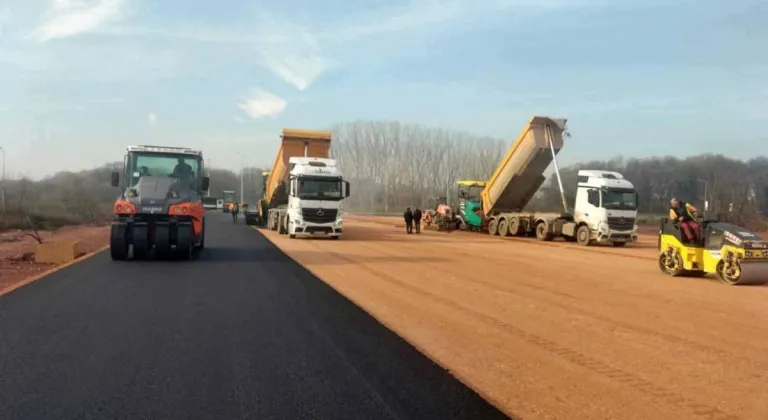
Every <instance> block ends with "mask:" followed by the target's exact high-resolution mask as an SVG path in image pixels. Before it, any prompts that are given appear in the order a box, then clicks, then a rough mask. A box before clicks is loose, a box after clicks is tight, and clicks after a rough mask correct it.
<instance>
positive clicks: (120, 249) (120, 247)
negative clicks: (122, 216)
mask: <svg viewBox="0 0 768 420" xmlns="http://www.w3.org/2000/svg"><path fill="white" fill-rule="evenodd" d="M125 228H126V225H125V224H113V225H112V231H111V233H110V235H109V254H110V255H111V256H112V259H113V260H115V261H122V260H125V259H127V258H128V238H127V237H126V235H125Z"/></svg>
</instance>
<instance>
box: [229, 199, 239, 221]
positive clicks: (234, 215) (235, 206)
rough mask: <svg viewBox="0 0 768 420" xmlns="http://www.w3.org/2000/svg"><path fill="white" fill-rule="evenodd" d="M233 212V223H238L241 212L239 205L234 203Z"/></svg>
mask: <svg viewBox="0 0 768 420" xmlns="http://www.w3.org/2000/svg"><path fill="white" fill-rule="evenodd" d="M231 211H232V222H234V223H237V213H239V212H240V206H239V205H238V204H237V203H235V202H232V209H231Z"/></svg>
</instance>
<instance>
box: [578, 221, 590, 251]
mask: <svg viewBox="0 0 768 420" xmlns="http://www.w3.org/2000/svg"><path fill="white" fill-rule="evenodd" d="M591 235H592V232H591V231H590V230H589V226H587V225H581V226H579V229H577V230H576V242H578V243H579V245H582V246H589V244H590V243H591V242H592V240H591V239H590V236H591Z"/></svg>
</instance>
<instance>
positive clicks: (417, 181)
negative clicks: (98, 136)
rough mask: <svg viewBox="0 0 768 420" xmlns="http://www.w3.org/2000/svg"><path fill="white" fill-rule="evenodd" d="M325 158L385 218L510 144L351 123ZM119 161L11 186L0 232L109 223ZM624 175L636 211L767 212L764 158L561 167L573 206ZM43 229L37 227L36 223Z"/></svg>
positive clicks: (231, 177)
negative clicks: (592, 184) (579, 182)
mask: <svg viewBox="0 0 768 420" xmlns="http://www.w3.org/2000/svg"><path fill="white" fill-rule="evenodd" d="M333 133H334V139H333V143H332V146H331V154H332V157H333V158H335V159H338V160H339V164H340V165H341V167H342V168H343V170H344V174H345V177H346V178H347V179H348V180H349V181H351V183H352V195H351V196H350V197H349V199H348V200H346V201H345V203H344V206H345V210H347V211H352V212H373V213H392V212H400V211H402V210H403V209H404V208H405V207H406V206H422V207H426V206H427V205H428V204H430V203H432V202H433V201H431V200H430V199H433V198H434V197H439V196H448V197H449V200H451V201H452V202H455V200H456V188H455V182H456V181H457V180H461V179H470V180H485V179H488V178H489V177H490V175H491V174H492V173H493V170H494V169H495V168H496V166H497V165H498V163H499V162H500V160H501V158H502V157H503V156H504V155H505V153H506V152H507V149H508V148H509V146H510V141H508V140H499V139H494V138H489V137H480V136H475V135H472V134H469V133H464V132H456V131H450V130H444V129H440V128H429V127H423V126H419V125H415V124H403V123H399V122H379V121H356V122H349V123H341V124H337V125H335V126H334V127H333ZM120 167H121V163H109V164H105V165H103V166H101V167H98V168H95V169H93V170H89V171H81V172H61V173H58V174H56V175H54V176H52V177H49V178H46V179H43V180H41V181H38V182H33V181H30V180H28V179H25V178H22V179H15V180H8V181H7V182H6V186H5V195H6V214H4V215H0V227H3V226H5V227H8V226H15V225H19V224H20V223H21V222H22V221H23V219H24V217H23V214H25V213H26V214H30V215H32V217H33V218H36V220H43V221H45V223H48V224H49V225H62V224H69V223H82V222H86V223H87V222H97V221H103V220H108V218H109V217H110V213H111V208H112V203H113V201H114V200H115V198H116V197H117V194H118V193H119V192H118V191H117V190H116V189H115V188H113V187H112V186H111V185H110V173H111V172H112V171H113V170H118V171H119V170H120V169H121V168H120ZM586 168H589V169H605V170H614V171H617V172H621V173H622V174H623V175H624V176H625V177H626V178H627V179H629V180H630V181H632V183H633V184H634V185H635V187H636V189H637V192H638V194H639V197H640V200H639V211H640V212H641V213H644V214H664V213H666V211H667V208H668V203H669V199H670V198H672V197H677V198H679V199H681V200H684V201H688V202H690V203H692V204H694V205H695V206H697V207H698V208H699V209H703V207H704V201H705V199H706V200H707V201H708V202H709V209H710V212H711V213H713V214H714V213H719V214H721V215H723V216H725V217H726V218H729V219H730V220H733V221H734V222H736V223H740V224H742V225H745V226H750V227H751V226H758V225H761V224H762V220H763V216H764V215H768V158H766V157H763V156H759V157H755V158H752V159H750V160H747V161H742V160H737V159H731V158H728V157H725V156H722V155H711V154H704V155H698V156H691V157H687V158H676V157H670V156H666V157H648V158H622V157H616V158H613V159H609V160H605V161H592V162H584V163H580V164H575V165H570V166H567V167H564V168H561V170H560V173H561V176H562V179H563V186H564V189H565V195H566V199H567V200H568V202H569V203H571V205H572V203H573V201H574V198H575V194H576V173H577V172H578V170H579V169H586ZM263 170H264V169H262V168H246V169H245V170H244V171H243V187H244V188H243V192H244V194H243V197H242V199H243V201H244V202H246V203H249V204H255V203H256V202H257V200H258V199H259V198H260V197H261V194H262V190H263V181H262V175H261V174H262V172H263ZM210 177H211V184H210V186H211V188H210V192H211V195H212V196H215V197H221V196H222V193H223V191H224V190H235V191H238V196H239V195H240V174H238V173H235V172H233V171H230V170H226V169H217V168H213V169H211V171H210ZM561 206H562V205H561V200H560V192H559V188H558V185H557V181H556V179H555V178H554V176H552V177H550V179H549V180H548V181H547V182H545V184H544V185H543V186H542V187H541V188H540V190H539V193H538V194H537V195H536V197H535V198H534V199H533V200H532V202H531V203H530V204H529V206H528V210H537V211H560V210H561ZM41 223H42V222H41Z"/></svg>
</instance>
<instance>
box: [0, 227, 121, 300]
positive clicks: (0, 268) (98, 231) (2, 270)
mask: <svg viewBox="0 0 768 420" xmlns="http://www.w3.org/2000/svg"><path fill="white" fill-rule="evenodd" d="M25 233H26V231H20V230H14V231H5V232H0V290H3V289H6V288H7V287H10V286H13V285H15V284H18V283H20V282H23V281H24V280H25V279H27V278H29V277H31V276H34V275H36V274H40V273H42V272H44V271H46V270H49V269H51V268H53V267H54V265H50V264H38V263H35V261H34V252H35V247H36V246H37V241H35V239H33V238H32V237H30V236H27V235H25ZM39 233H40V237H41V238H42V240H43V242H54V241H73V240H74V241H79V242H80V243H81V244H82V249H83V251H85V252H86V253H89V252H93V251H95V250H97V249H99V248H102V247H104V246H105V245H107V244H108V243H109V226H65V227H63V228H61V229H58V230H55V231H41V232H39Z"/></svg>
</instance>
